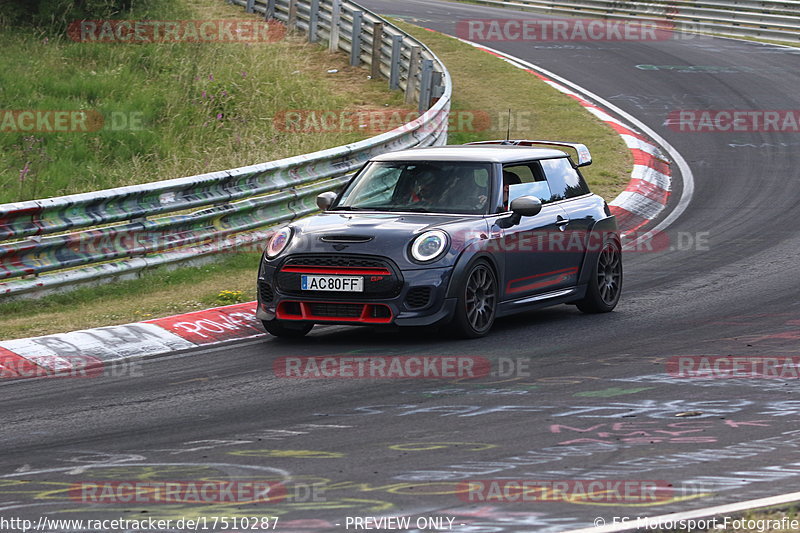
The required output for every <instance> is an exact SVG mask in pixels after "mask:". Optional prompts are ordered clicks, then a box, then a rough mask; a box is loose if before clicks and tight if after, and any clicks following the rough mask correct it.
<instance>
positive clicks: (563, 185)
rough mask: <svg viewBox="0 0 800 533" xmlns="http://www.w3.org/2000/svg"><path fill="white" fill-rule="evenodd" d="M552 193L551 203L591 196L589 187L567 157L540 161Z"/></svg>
mask: <svg viewBox="0 0 800 533" xmlns="http://www.w3.org/2000/svg"><path fill="white" fill-rule="evenodd" d="M540 164H541V165H542V170H543V171H544V175H545V176H546V177H547V182H548V183H549V184H550V192H551V193H552V196H551V201H553V202H555V201H558V200H566V199H567V198H575V197H576V196H583V195H584V194H589V192H590V191H589V186H588V185H586V182H585V181H584V180H583V177H581V175H580V174H579V173H578V171H577V170H575V169H574V168H572V163H570V160H569V159H568V158H566V157H563V158H559V159H543V160H541V161H540Z"/></svg>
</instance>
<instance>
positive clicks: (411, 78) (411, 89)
mask: <svg viewBox="0 0 800 533" xmlns="http://www.w3.org/2000/svg"><path fill="white" fill-rule="evenodd" d="M419 53H420V47H419V46H412V47H411V57H410V58H409V60H408V79H407V80H406V98H405V102H406V103H407V104H412V103H414V95H415V94H416V91H417V73H418V71H419Z"/></svg>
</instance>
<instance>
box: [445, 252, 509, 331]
mask: <svg viewBox="0 0 800 533" xmlns="http://www.w3.org/2000/svg"><path fill="white" fill-rule="evenodd" d="M497 295H498V289H497V276H496V275H495V273H494V270H492V268H491V267H490V266H489V265H488V264H487V263H486V262H484V261H479V262H477V263H475V264H474V265H473V266H472V267H471V268H470V269H469V271H468V273H467V275H466V276H465V277H464V280H463V281H462V282H461V286H460V287H459V289H458V302H457V304H456V314H455V321H454V322H455V326H456V330H457V332H458V333H459V334H460V336H462V337H466V338H470V339H475V338H478V337H483V336H484V335H486V334H487V333H489V330H490V329H492V324H494V318H495V314H496V312H497V299H498V296H497Z"/></svg>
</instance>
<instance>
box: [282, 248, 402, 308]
mask: <svg viewBox="0 0 800 533" xmlns="http://www.w3.org/2000/svg"><path fill="white" fill-rule="evenodd" d="M399 272H400V271H399V269H398V268H397V267H396V266H394V263H392V262H391V261H389V260H387V259H383V258H379V257H374V256H372V257H370V256H366V257H365V256H358V255H343V254H320V255H311V254H309V255H294V256H291V257H289V258H288V259H287V260H286V262H285V263H284V264H283V265H282V266H281V267H280V269H279V270H278V273H277V274H276V276H275V281H274V282H275V288H276V289H277V290H278V291H279V292H280V293H281V294H287V295H292V296H316V297H324V298H330V297H331V296H333V297H334V298H336V299H341V298H345V299H347V300H363V299H373V298H395V297H397V296H398V295H399V294H400V291H401V290H402V288H403V281H402V278H401V277H400V274H399ZM304 275H331V276H339V275H341V276H358V277H361V278H362V279H363V280H364V284H363V291H361V292H346V291H309V290H303V289H302V282H301V280H302V276H304Z"/></svg>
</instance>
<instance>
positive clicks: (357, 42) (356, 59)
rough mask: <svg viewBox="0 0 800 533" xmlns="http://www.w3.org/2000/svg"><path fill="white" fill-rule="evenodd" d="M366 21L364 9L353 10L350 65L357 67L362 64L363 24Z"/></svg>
mask: <svg viewBox="0 0 800 533" xmlns="http://www.w3.org/2000/svg"><path fill="white" fill-rule="evenodd" d="M363 21H364V12H363V11H353V34H352V37H351V39H352V42H351V44H350V65H351V66H353V67H357V66H359V65H360V64H361V25H362V23H363Z"/></svg>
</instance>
